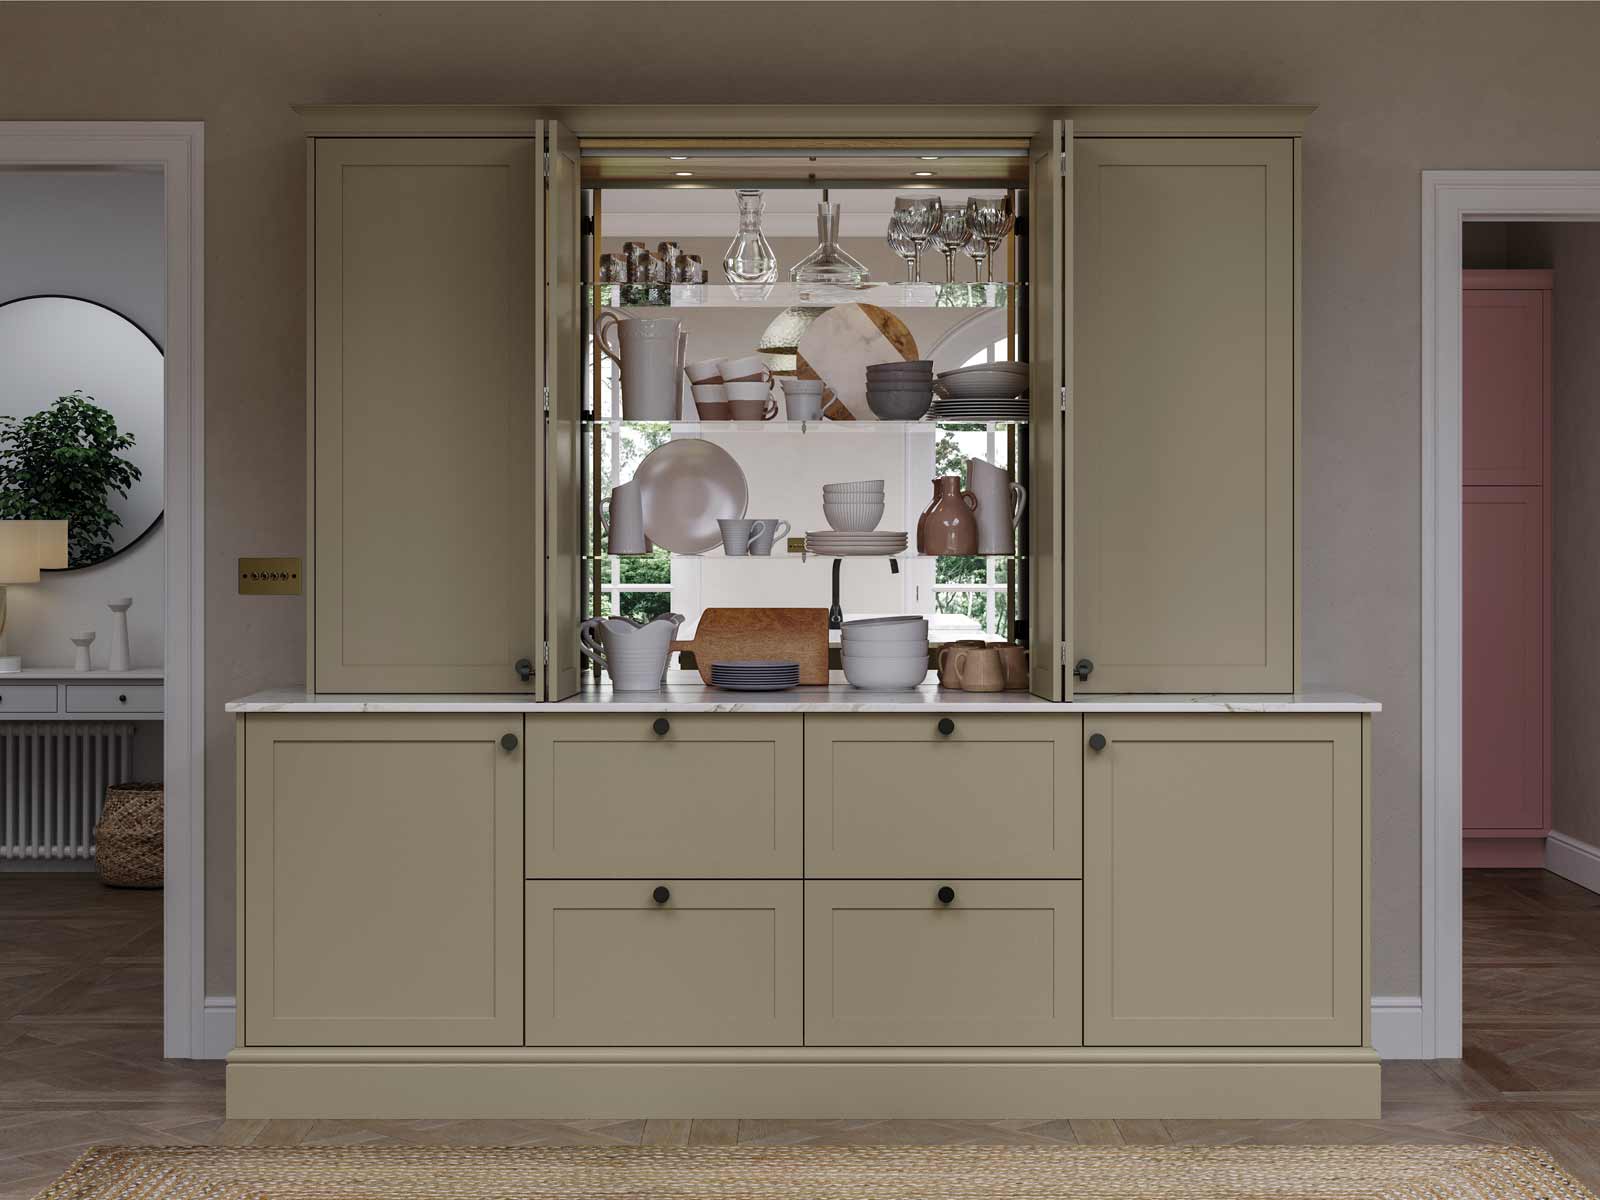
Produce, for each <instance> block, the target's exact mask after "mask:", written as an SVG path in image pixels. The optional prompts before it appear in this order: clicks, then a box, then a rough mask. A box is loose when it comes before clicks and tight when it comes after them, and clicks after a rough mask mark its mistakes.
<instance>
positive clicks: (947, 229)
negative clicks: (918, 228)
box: [928, 208, 972, 283]
mask: <svg viewBox="0 0 1600 1200" xmlns="http://www.w3.org/2000/svg"><path fill="white" fill-rule="evenodd" d="M928 240H929V241H930V242H932V244H933V248H934V249H935V250H937V251H939V253H940V254H943V255H944V281H945V282H946V283H954V282H955V281H956V251H957V250H960V249H961V248H962V247H963V246H965V245H967V243H969V242H970V241H971V240H972V231H971V230H970V229H968V228H967V212H966V209H963V208H947V209H945V210H944V215H943V216H942V217H941V218H940V219H939V228H938V229H936V230H935V231H934V234H933V237H931V238H929V239H928Z"/></svg>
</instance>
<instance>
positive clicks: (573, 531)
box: [536, 121, 583, 700]
mask: <svg viewBox="0 0 1600 1200" xmlns="http://www.w3.org/2000/svg"><path fill="white" fill-rule="evenodd" d="M544 145H545V159H544V162H545V166H544V208H543V213H542V216H543V230H544V321H543V326H542V337H543V341H544V346H543V355H542V357H543V361H544V421H543V422H542V425H543V434H544V446H543V452H542V454H541V456H540V457H539V458H538V459H536V461H542V462H543V463H544V487H543V488H542V489H541V498H542V501H543V505H542V507H543V512H542V513H541V514H540V516H541V519H540V521H539V523H538V525H539V529H540V533H541V539H542V542H543V545H542V547H541V551H542V553H541V554H540V556H539V567H540V569H541V571H542V574H543V580H542V582H543V585H544V586H543V590H542V593H541V594H542V595H543V597H544V645H545V650H546V655H545V663H544V687H543V689H542V690H543V694H544V698H545V699H546V700H562V699H565V698H566V697H568V696H571V695H575V694H576V693H577V691H578V681H579V678H580V676H581V674H582V666H581V663H580V660H579V657H578V653H579V652H578V622H579V621H580V620H582V619H583V597H582V588H583V571H582V560H581V558H580V556H581V554H582V553H583V518H582V510H583V475H582V462H583V425H582V420H583V346H582V340H581V327H580V320H581V315H582V310H581V308H580V306H581V305H582V303H583V294H582V279H581V277H580V263H581V261H582V259H581V255H582V237H581V232H580V229H579V222H580V216H579V214H580V207H579V206H580V203H581V200H582V195H581V184H580V180H579V174H578V167H579V163H578V141H577V139H576V138H575V137H573V135H572V134H571V133H570V132H569V131H568V130H566V129H563V128H562V127H561V126H560V125H558V124H557V123H556V122H554V121H547V122H545V124H544Z"/></svg>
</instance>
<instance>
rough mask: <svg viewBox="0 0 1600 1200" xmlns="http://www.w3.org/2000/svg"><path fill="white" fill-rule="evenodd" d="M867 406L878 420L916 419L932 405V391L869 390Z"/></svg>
mask: <svg viewBox="0 0 1600 1200" xmlns="http://www.w3.org/2000/svg"><path fill="white" fill-rule="evenodd" d="M867 407H868V408H870V409H871V410H872V415H873V416H875V417H877V418H878V420H880V421H917V420H920V419H921V418H922V417H923V416H924V415H926V414H927V411H928V410H929V409H930V408H932V407H933V393H932V392H931V391H929V390H928V389H926V388H894V389H890V390H869V391H868V392H867Z"/></svg>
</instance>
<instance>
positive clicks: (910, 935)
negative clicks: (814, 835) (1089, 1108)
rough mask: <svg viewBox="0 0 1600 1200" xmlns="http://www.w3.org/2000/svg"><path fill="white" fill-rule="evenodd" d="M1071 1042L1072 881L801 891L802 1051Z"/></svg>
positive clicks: (1078, 960)
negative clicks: (803, 931) (944, 890)
mask: <svg viewBox="0 0 1600 1200" xmlns="http://www.w3.org/2000/svg"><path fill="white" fill-rule="evenodd" d="M941 887H948V888H949V889H950V892H953V893H954V894H953V895H950V898H949V901H948V902H944V901H943V900H942V899H941V897H940V889H941ZM949 894H950V893H946V895H949ZM1082 1044H1083V885H1082V884H1081V883H1077V882H1075V881H1074V882H1067V881H1057V882H1048V883H1045V882H1027V883H1024V882H1013V881H995V880H951V881H948V882H946V881H944V880H938V879H931V880H915V881H910V880H905V881H900V880H897V881H893V882H888V881H878V880H874V881H870V882H849V883H846V882H838V883H808V884H806V1045H808V1046H1081V1045H1082Z"/></svg>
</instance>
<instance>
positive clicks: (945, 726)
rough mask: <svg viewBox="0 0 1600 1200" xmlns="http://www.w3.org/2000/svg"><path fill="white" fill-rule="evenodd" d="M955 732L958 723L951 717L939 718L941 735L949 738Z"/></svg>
mask: <svg viewBox="0 0 1600 1200" xmlns="http://www.w3.org/2000/svg"><path fill="white" fill-rule="evenodd" d="M955 731H956V723H955V722H954V721H952V720H951V719H950V718H949V717H940V718H939V732H940V733H942V734H944V736H945V737H949V736H950V735H951V734H952V733H954V732H955Z"/></svg>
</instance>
